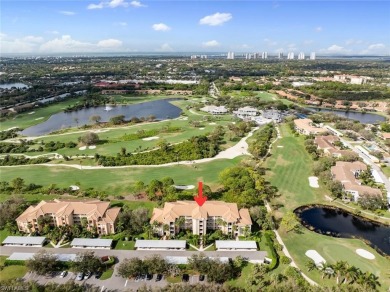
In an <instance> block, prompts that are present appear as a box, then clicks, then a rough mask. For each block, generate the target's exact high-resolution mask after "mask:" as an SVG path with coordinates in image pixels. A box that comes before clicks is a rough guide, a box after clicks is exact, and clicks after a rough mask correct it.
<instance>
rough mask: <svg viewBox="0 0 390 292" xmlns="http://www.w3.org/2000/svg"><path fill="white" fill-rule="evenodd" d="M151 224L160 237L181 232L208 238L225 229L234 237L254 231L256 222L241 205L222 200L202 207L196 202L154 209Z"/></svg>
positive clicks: (173, 203)
mask: <svg viewBox="0 0 390 292" xmlns="http://www.w3.org/2000/svg"><path fill="white" fill-rule="evenodd" d="M150 223H151V224H152V225H153V226H154V231H155V232H156V233H158V234H159V235H161V236H162V235H164V234H165V235H175V234H177V233H178V232H180V230H191V231H192V233H193V234H198V235H205V234H206V233H207V232H209V231H210V230H218V229H220V230H222V232H223V233H224V234H232V235H234V236H240V235H244V234H245V233H246V232H250V230H251V226H252V220H251V217H250V215H249V210H248V209H240V210H238V208H237V204H235V203H226V202H222V201H206V202H205V203H204V204H203V205H202V206H199V205H198V204H197V203H196V202H195V201H177V202H170V203H165V205H164V207H163V208H154V210H153V215H152V218H151V220H150Z"/></svg>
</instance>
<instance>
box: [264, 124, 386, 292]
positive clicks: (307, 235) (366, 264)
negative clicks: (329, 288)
mask: <svg viewBox="0 0 390 292" xmlns="http://www.w3.org/2000/svg"><path fill="white" fill-rule="evenodd" d="M281 133H282V137H283V138H282V139H280V140H278V141H277V142H276V143H275V144H274V147H273V148H272V149H273V150H272V155H271V156H270V157H269V158H268V159H267V161H266V162H265V164H264V165H263V166H264V167H266V168H267V169H268V171H267V177H268V179H269V180H270V181H271V183H272V185H274V186H276V187H277V188H278V190H279V192H280V194H281V196H280V197H279V198H276V199H275V200H274V201H273V202H272V205H274V206H275V205H279V206H281V207H280V208H279V209H278V210H276V211H274V215H275V217H276V218H277V219H280V218H281V217H282V216H283V214H285V213H286V212H287V211H293V210H294V209H295V208H296V207H298V206H301V205H304V204H310V203H324V202H325V200H324V196H325V195H326V194H328V191H327V190H326V189H325V188H324V187H323V186H320V188H319V189H313V188H311V187H310V186H309V182H308V176H311V175H312V165H313V161H312V159H311V157H310V156H309V155H308V154H307V152H306V150H305V149H304V146H303V141H304V139H303V137H301V136H300V137H294V136H293V135H292V133H291V131H290V129H289V128H288V127H287V126H286V125H282V126H281ZM278 145H280V146H283V148H279V147H277V146H278ZM280 235H281V237H282V239H283V241H284V243H285V244H286V247H287V249H288V250H289V252H290V254H291V255H292V257H293V259H294V261H296V263H297V264H298V266H299V267H300V269H301V270H302V271H304V272H305V273H307V275H308V276H309V277H311V278H312V279H313V280H315V281H317V282H319V283H324V284H325V285H334V284H335V280H334V279H331V280H325V281H323V280H322V279H321V275H320V273H318V272H317V271H311V272H307V269H306V268H305V263H306V261H307V259H308V258H307V257H306V256H305V252H306V251H307V250H309V249H315V250H316V251H317V252H319V253H320V254H321V255H322V256H323V257H324V258H325V260H326V261H327V262H329V263H331V264H333V263H335V262H336V261H338V260H345V261H347V262H348V263H350V264H351V265H355V266H356V267H358V268H359V269H361V270H362V271H370V272H372V273H374V274H376V275H377V276H379V280H380V281H381V283H382V289H386V287H388V286H389V285H390V279H389V277H388V276H386V274H387V273H388V272H389V271H390V268H389V267H390V260H388V259H386V258H385V257H383V256H381V255H379V254H378V253H377V252H376V251H375V250H373V249H372V248H370V247H369V246H368V245H366V244H365V243H364V242H362V241H361V240H358V239H343V238H333V237H329V236H325V235H321V234H317V233H315V232H312V231H309V230H306V229H303V233H302V234H296V233H294V232H289V233H286V232H284V231H283V230H280ZM358 248H362V249H366V250H368V251H370V252H372V253H373V254H374V255H375V257H376V259H375V260H374V261H370V260H367V259H364V258H362V257H360V256H358V255H357V254H356V252H355V250H356V249H358Z"/></svg>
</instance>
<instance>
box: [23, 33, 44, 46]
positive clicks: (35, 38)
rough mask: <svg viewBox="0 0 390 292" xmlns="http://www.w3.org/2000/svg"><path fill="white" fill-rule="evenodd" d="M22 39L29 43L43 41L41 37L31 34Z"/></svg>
mask: <svg viewBox="0 0 390 292" xmlns="http://www.w3.org/2000/svg"><path fill="white" fill-rule="evenodd" d="M23 41H26V42H29V43H38V44H39V43H42V42H43V37H40V36H33V35H28V36H25V37H24V38H23Z"/></svg>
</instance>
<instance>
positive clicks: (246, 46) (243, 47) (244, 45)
mask: <svg viewBox="0 0 390 292" xmlns="http://www.w3.org/2000/svg"><path fill="white" fill-rule="evenodd" d="M251 48H252V46H250V45H247V44H242V45H241V49H251Z"/></svg>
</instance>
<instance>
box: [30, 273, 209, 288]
mask: <svg viewBox="0 0 390 292" xmlns="http://www.w3.org/2000/svg"><path fill="white" fill-rule="evenodd" d="M156 277H157V275H153V277H152V278H151V279H150V280H146V279H124V278H122V277H120V276H114V275H113V276H112V277H111V278H109V279H107V280H100V279H96V278H95V276H94V275H92V276H91V277H89V278H88V279H85V280H81V281H77V280H75V279H76V274H75V273H72V272H68V274H67V275H66V276H65V277H63V278H61V277H60V276H59V273H56V274H55V275H51V276H39V275H37V274H35V273H30V272H29V273H27V274H26V275H25V276H24V277H23V278H24V279H25V280H26V281H29V280H34V281H37V282H38V283H39V284H41V285H46V284H47V283H50V282H54V283H58V284H64V283H66V282H67V281H69V280H73V281H75V282H76V283H79V284H80V285H84V284H91V285H96V286H100V287H102V290H101V291H104V290H105V288H107V289H109V290H115V289H116V290H118V291H123V290H127V289H129V290H136V289H138V288H140V287H142V286H144V285H146V286H150V287H164V286H165V285H167V284H168V282H167V281H166V280H165V277H163V278H162V280H160V281H156ZM205 281H206V280H204V281H203V282H205ZM198 282H199V276H198V275H190V276H189V279H188V283H189V284H195V283H198Z"/></svg>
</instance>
